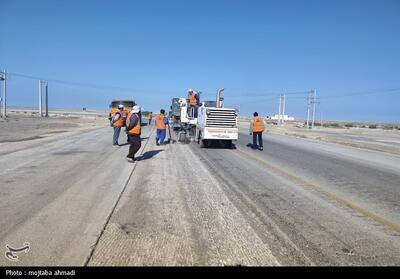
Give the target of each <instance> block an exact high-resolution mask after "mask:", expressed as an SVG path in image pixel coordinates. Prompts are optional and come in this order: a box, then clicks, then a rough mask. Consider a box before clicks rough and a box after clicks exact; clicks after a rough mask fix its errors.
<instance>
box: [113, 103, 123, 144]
mask: <svg viewBox="0 0 400 279" xmlns="http://www.w3.org/2000/svg"><path fill="white" fill-rule="evenodd" d="M111 126H112V127H113V128H114V135H113V146H119V144H118V138H119V134H120V132H121V128H122V126H124V106H123V105H118V110H117V111H116V112H115V113H114V115H113V118H112V119H111Z"/></svg>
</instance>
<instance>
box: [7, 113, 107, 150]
mask: <svg viewBox="0 0 400 279" xmlns="http://www.w3.org/2000/svg"><path fill="white" fill-rule="evenodd" d="M105 120H106V119H104V118H100V117H77V116H74V117H65V116H55V117H54V116H53V117H48V118H47V117H43V118H39V117H34V116H30V115H25V114H16V113H12V114H11V113H10V114H9V115H8V117H7V118H6V119H1V120H0V143H8V142H20V141H27V140H34V139H40V138H44V137H50V136H52V135H54V134H59V133H65V132H70V131H73V130H79V129H87V128H90V127H96V126H98V125H106V124H107V122H106V121H105Z"/></svg>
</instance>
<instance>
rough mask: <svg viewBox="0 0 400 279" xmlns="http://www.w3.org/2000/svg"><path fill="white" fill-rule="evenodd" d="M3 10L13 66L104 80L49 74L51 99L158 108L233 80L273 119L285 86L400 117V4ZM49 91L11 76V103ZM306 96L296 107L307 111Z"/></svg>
mask: <svg viewBox="0 0 400 279" xmlns="http://www.w3.org/2000/svg"><path fill="white" fill-rule="evenodd" d="M0 18H1V23H2V29H1V33H0V67H1V68H2V69H3V68H6V69H7V71H8V72H11V73H19V74H26V75H30V76H34V77H43V78H47V79H53V80H63V81H71V82H77V83H85V84H93V85H98V86H99V88H93V87H83V86H72V85H66V84H61V83H56V82H53V83H52V82H49V90H50V94H51V95H50V106H51V107H78V108H80V107H92V108H104V109H106V108H107V105H108V103H109V101H110V100H111V99H112V98H125V97H132V96H134V97H135V99H136V100H137V102H138V103H139V104H140V105H142V106H143V108H144V109H148V110H153V111H156V110H158V109H159V108H167V109H168V107H169V105H170V99H171V98H172V97H178V96H185V95H186V91H187V89H188V88H194V89H198V90H200V91H202V92H203V96H202V98H203V99H213V98H214V95H215V92H216V90H217V88H218V87H224V88H225V92H224V97H225V99H226V103H225V104H226V105H229V106H234V105H236V106H239V108H240V110H241V113H242V114H245V115H249V114H252V112H254V111H258V112H259V113H262V114H264V115H265V114H266V115H272V114H275V113H277V110H278V97H277V94H279V93H284V92H289V93H290V92H305V91H307V90H310V89H313V88H315V89H317V95H318V97H319V98H320V99H319V104H318V106H317V118H320V117H321V116H322V118H324V119H338V120H366V121H388V122H399V121H400V109H399V101H400V51H399V50H400V1H398V0H392V1H390V0H383V1H378V0H376V1H361V0H360V1H350V0H349V1H345V0H335V1H329V0H326V1H321V0H315V1H311V0H303V1H301V0H298V1H295V0H292V1H289V0H286V1H282V0H280V1H267V0H263V1H244V0H243V1H235V0H233V1H232V0H231V1H222V0H215V1H205V0H202V1H183V0H182V1H176V0H170V1H61V0H59V1H58V0H49V1H41V0H37V1H18V0H0ZM111 86H114V87H120V88H127V89H129V90H114V89H112V88H110V87H111ZM37 87H38V86H37V81H36V80H34V79H26V78H23V77H21V76H16V75H14V76H13V75H10V81H9V100H8V102H9V104H10V105H29V106H36V105H37V102H38V101H37ZM389 89H398V90H397V91H396V90H392V91H389ZM358 92H361V93H362V92H367V93H368V94H361V95H353V94H354V93H358ZM305 96H306V93H303V94H291V95H290V94H289V95H288V99H287V107H286V111H287V112H288V113H289V114H290V115H294V116H296V117H300V118H304V117H305V115H306V99H305Z"/></svg>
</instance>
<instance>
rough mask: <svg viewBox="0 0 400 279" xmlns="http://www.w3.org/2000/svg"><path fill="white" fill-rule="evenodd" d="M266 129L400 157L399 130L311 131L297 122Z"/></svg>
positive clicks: (246, 125)
mask: <svg viewBox="0 0 400 279" xmlns="http://www.w3.org/2000/svg"><path fill="white" fill-rule="evenodd" d="M239 126H240V127H242V128H246V129H248V128H249V121H248V120H245V119H241V120H240V121H239ZM266 129H267V132H270V133H275V134H281V135H289V136H295V137H300V138H307V139H312V140H319V141H325V142H330V143H336V144H342V145H347V146H352V147H356V148H363V149H368V150H374V151H380V152H387V153H390V154H393V155H400V130H385V129H381V128H376V129H369V128H355V127H351V128H333V127H315V128H314V129H313V130H311V129H306V128H304V127H302V123H299V122H287V123H285V125H284V126H277V125H274V124H267V127H266Z"/></svg>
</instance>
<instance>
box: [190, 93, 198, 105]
mask: <svg viewBox="0 0 400 279" xmlns="http://www.w3.org/2000/svg"><path fill="white" fill-rule="evenodd" d="M189 104H190V105H191V106H195V105H197V99H196V97H195V96H194V94H189Z"/></svg>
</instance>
